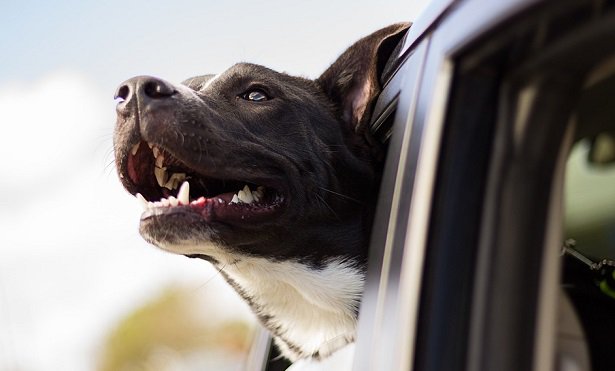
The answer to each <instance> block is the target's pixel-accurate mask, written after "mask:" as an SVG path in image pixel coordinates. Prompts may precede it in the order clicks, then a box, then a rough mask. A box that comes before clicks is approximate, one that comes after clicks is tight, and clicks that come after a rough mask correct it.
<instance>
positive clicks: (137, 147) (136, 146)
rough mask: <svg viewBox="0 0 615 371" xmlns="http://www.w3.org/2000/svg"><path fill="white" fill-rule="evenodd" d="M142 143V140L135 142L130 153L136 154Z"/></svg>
mask: <svg viewBox="0 0 615 371" xmlns="http://www.w3.org/2000/svg"><path fill="white" fill-rule="evenodd" d="M140 145H141V142H139V143H137V144H135V145H134V146H132V148H131V149H130V153H131V154H132V155H133V156H134V155H136V154H137V151H138V150H139V146H140Z"/></svg>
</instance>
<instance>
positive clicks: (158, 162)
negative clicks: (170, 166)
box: [156, 156, 164, 167]
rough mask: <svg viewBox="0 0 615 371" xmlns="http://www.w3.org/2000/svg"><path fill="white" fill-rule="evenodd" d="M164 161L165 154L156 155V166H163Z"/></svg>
mask: <svg viewBox="0 0 615 371" xmlns="http://www.w3.org/2000/svg"><path fill="white" fill-rule="evenodd" d="M163 162H164V156H157V157H156V167H162V163H163Z"/></svg>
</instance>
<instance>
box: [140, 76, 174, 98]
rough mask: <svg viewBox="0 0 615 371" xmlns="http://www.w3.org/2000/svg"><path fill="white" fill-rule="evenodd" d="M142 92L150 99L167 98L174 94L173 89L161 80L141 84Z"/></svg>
mask: <svg viewBox="0 0 615 371" xmlns="http://www.w3.org/2000/svg"><path fill="white" fill-rule="evenodd" d="M143 92H144V93H145V95H147V96H148V97H150V98H154V99H158V98H167V97H170V96H171V95H173V94H175V89H174V88H173V87H172V86H170V85H169V84H166V83H165V82H164V81H161V80H150V81H147V82H145V84H143Z"/></svg>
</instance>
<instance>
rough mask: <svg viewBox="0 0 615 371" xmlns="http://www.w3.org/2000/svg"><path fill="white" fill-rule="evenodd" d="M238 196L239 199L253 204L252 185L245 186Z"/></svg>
mask: <svg viewBox="0 0 615 371" xmlns="http://www.w3.org/2000/svg"><path fill="white" fill-rule="evenodd" d="M237 198H239V201H241V202H243V203H246V204H251V203H252V202H254V197H253V196H252V192H250V187H248V186H245V187H243V189H242V190H241V191H239V192H237Z"/></svg>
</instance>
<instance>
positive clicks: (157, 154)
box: [152, 147, 160, 159]
mask: <svg viewBox="0 0 615 371" xmlns="http://www.w3.org/2000/svg"><path fill="white" fill-rule="evenodd" d="M152 153H153V154H154V158H156V159H157V158H158V156H159V155H160V149H158V147H152Z"/></svg>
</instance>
